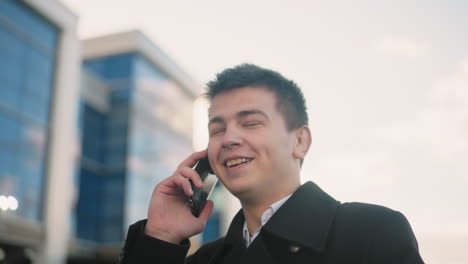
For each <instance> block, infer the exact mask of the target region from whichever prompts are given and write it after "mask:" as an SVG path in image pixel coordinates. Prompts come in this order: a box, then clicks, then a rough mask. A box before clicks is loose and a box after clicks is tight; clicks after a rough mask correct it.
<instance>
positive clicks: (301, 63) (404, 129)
mask: <svg viewBox="0 0 468 264" xmlns="http://www.w3.org/2000/svg"><path fill="white" fill-rule="evenodd" d="M62 2H64V3H65V4H66V5H67V6H68V7H69V8H71V9H72V10H73V11H74V12H75V13H76V14H77V15H79V17H80V23H79V34H80V37H81V38H87V37H93V36H98V35H103V34H108V33H112V32H117V31H123V30H129V29H140V30H141V31H143V32H144V33H145V34H147V35H148V36H149V38H150V39H152V40H153V41H154V42H155V43H156V44H157V45H158V46H160V47H161V48H162V49H163V50H165V51H166V52H167V53H168V54H169V56H170V57H171V58H173V59H174V60H175V61H176V62H177V64H179V66H181V67H182V68H183V69H184V70H185V71H186V72H188V73H189V74H191V75H192V76H193V77H194V78H195V79H197V80H199V81H200V82H201V83H205V82H207V81H208V80H210V79H211V78H213V76H214V74H215V73H216V72H218V71H220V70H222V69H224V68H226V67H229V66H233V65H236V64H239V63H242V62H252V63H255V64H258V65H260V66H263V67H267V68H272V69H274V70H278V71H279V72H281V73H282V74H283V75H285V76H286V77H288V78H291V79H293V80H295V81H296V82H297V83H298V84H299V86H301V87H302V89H303V91H304V93H305V95H306V98H307V102H308V109H309V115H310V126H311V128H312V134H313V145H312V149H311V151H310V153H309V155H308V157H307V158H306V161H305V165H304V168H303V172H302V178H303V181H306V180H313V181H315V182H317V183H318V184H319V185H321V186H322V187H323V188H324V189H325V190H326V191H327V192H328V193H330V194H331V195H333V196H334V197H335V198H337V199H338V200H341V201H364V202H371V203H378V204H382V205H385V206H388V207H391V208H394V209H396V210H399V211H402V212H403V213H404V214H405V215H406V216H407V217H408V219H409V220H410V222H411V223H412V226H413V229H414V231H415V233H416V235H417V236H426V235H431V234H443V235H447V236H451V235H456V234H458V235H459V234H464V235H467V236H468V209H467V208H468V32H467V28H468V26H467V25H468V3H467V2H466V1H395V0H393V1H370V0H369V1H294V0H292V1H291V0H290V1H287V2H286V1H274V0H259V1H252V0H250V1H247V0H237V1H229V2H228V1H219V0H210V1H206V0H199V1H179V0H175V1H174V0H173V1H155V0H132V1H117V0H98V1H96V0H62ZM286 3H287V4H286ZM202 126H205V124H202ZM466 241H468V240H466ZM424 243H425V242H424V241H422V242H420V244H421V248H422V250H424V249H426V250H427V251H428V248H429V245H425V244H424ZM467 261H468V260H467ZM434 263H435V262H434ZM453 263H466V262H453Z"/></svg>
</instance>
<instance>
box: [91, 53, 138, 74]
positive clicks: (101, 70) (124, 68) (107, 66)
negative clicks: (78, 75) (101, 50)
mask: <svg viewBox="0 0 468 264" xmlns="http://www.w3.org/2000/svg"><path fill="white" fill-rule="evenodd" d="M134 59H135V53H126V54H119V55H115V56H109V57H103V58H97V59H92V60H86V61H85V62H84V63H83V66H84V67H85V69H87V70H89V71H91V72H93V73H95V74H96V75H97V76H99V77H101V78H102V79H104V80H112V79H124V78H129V77H130V76H132V74H133V61H134Z"/></svg>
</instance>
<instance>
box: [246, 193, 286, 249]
mask: <svg viewBox="0 0 468 264" xmlns="http://www.w3.org/2000/svg"><path fill="white" fill-rule="evenodd" d="M291 195H292V194H290V195H288V196H286V197H284V198H283V199H281V200H279V201H277V202H276V203H274V204H272V205H270V207H268V209H266V210H265V212H263V214H262V225H261V226H260V227H259V228H258V229H257V230H256V231H255V233H254V234H253V235H250V233H249V229H248V228H247V222H244V229H243V231H242V235H243V238H244V243H245V247H249V246H250V244H252V242H253V241H254V239H255V238H256V237H257V236H258V234H260V230H261V229H262V227H263V226H264V225H265V224H266V223H267V222H268V220H270V218H271V217H272V216H273V214H274V213H276V211H278V209H279V208H280V207H281V206H282V205H283V204H284V203H285V202H286V201H287V200H288V199H289V197H291Z"/></svg>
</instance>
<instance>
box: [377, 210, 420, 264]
mask: <svg viewBox="0 0 468 264" xmlns="http://www.w3.org/2000/svg"><path fill="white" fill-rule="evenodd" d="M368 254H369V262H368V263H370V264H424V261H423V260H422V258H421V256H420V254H419V249H418V243H417V241H416V238H415V236H414V234H413V231H412V229H411V226H410V224H409V222H408V220H407V219H406V218H405V216H404V215H403V214H401V213H400V212H396V211H391V212H388V214H385V216H384V217H383V218H382V219H381V224H379V225H378V227H377V228H376V231H375V233H374V238H373V241H372V243H371V245H370V251H369V252H368Z"/></svg>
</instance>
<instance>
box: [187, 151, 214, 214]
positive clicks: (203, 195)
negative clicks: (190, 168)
mask: <svg viewBox="0 0 468 264" xmlns="http://www.w3.org/2000/svg"><path fill="white" fill-rule="evenodd" d="M194 170H195V171H196V172H197V173H198V175H200V178H201V180H202V182H203V188H200V189H198V188H196V187H195V185H194V184H193V182H192V180H190V179H189V181H190V185H191V186H192V190H193V195H192V196H188V203H189V206H190V210H191V211H192V214H193V215H194V216H195V217H198V216H199V215H200V212H201V210H202V209H203V206H204V205H205V203H206V200H207V199H208V198H209V197H210V195H211V193H212V192H213V189H214V187H215V186H216V183H217V182H218V178H217V177H216V176H215V175H214V174H213V171H212V170H211V167H210V162H209V160H208V157H205V158H203V159H200V160H199V161H198V163H197V165H195V168H194Z"/></svg>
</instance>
